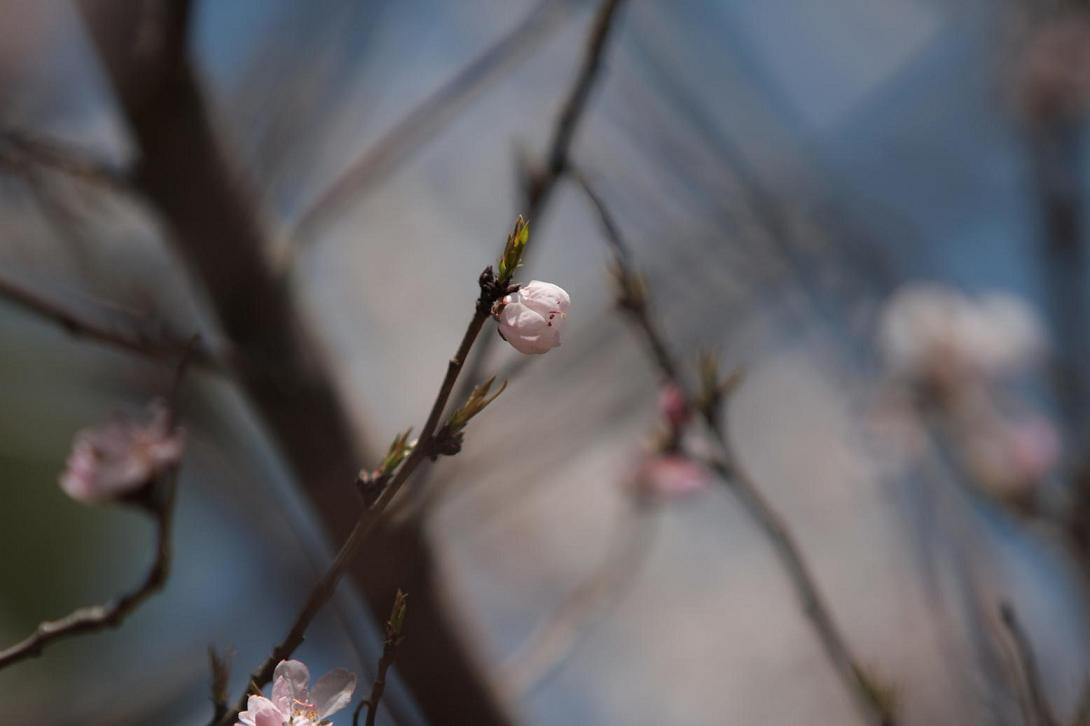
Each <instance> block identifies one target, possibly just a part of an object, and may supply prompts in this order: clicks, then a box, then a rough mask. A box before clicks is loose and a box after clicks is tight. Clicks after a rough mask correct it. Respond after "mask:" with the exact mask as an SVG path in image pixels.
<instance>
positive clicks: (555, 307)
mask: <svg viewBox="0 0 1090 726" xmlns="http://www.w3.org/2000/svg"><path fill="white" fill-rule="evenodd" d="M570 304H571V298H570V297H568V293H566V292H565V291H564V290H563V288H560V287H558V286H556V285H554V284H552V283H551V282H541V281H540V280H531V281H530V282H528V283H526V284H525V285H523V286H521V287H520V288H519V289H518V291H516V292H513V293H511V294H510V295H507V296H505V297H504V298H503V299H502V300H500V302H499V303H498V304H497V306H496V311H495V317H496V319H497V321H498V322H499V328H500V335H502V336H503V339H504V340H506V341H507V342H508V343H510V344H511V346H512V347H513V348H514V349H515V350H517V351H518V352H519V353H526V354H540V353H545V352H547V351H549V350H551V349H553V348H555V347H556V346H558V345H560V333H561V331H562V330H563V329H564V326H565V325H566V324H567V320H568V306H569V305H570Z"/></svg>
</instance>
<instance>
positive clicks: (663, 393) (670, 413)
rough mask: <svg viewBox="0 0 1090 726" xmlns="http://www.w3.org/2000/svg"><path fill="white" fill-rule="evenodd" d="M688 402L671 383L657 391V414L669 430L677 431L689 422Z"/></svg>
mask: <svg viewBox="0 0 1090 726" xmlns="http://www.w3.org/2000/svg"><path fill="white" fill-rule="evenodd" d="M690 413H691V412H690V411H689V402H688V401H686V400H685V394H684V393H682V391H681V389H680V388H678V387H677V386H675V385H674V384H673V383H667V384H666V385H664V386H663V387H662V389H661V390H660V391H659V414H661V415H662V418H663V419H665V421H666V423H668V424H669V425H670V427H671V428H674V429H679V428H681V427H682V426H684V425H685V424H686V423H688V422H689V417H690Z"/></svg>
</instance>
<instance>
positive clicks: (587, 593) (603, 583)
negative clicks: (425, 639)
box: [501, 503, 655, 699]
mask: <svg viewBox="0 0 1090 726" xmlns="http://www.w3.org/2000/svg"><path fill="white" fill-rule="evenodd" d="M637 507H638V508H637V509H636V511H635V512H632V511H630V510H628V509H626V510H625V511H624V515H623V516H624V521H622V522H621V526H620V528H619V529H618V531H617V532H616V533H615V534H614V535H613V537H612V538H611V542H610V544H609V547H608V550H607V552H606V556H605V558H604V559H603V560H602V562H601V563H600V564H599V565H598V566H597V567H596V568H595V570H594V571H593V572H591V573H590V574H589V575H588V576H587V577H586V578H584V579H583V581H582V582H580V583H579V584H578V585H577V586H576V587H575V588H574V589H573V590H572V591H571V592H570V593H569V594H568V596H567V597H566V598H565V599H564V601H563V602H562V603H561V604H560V605H559V606H558V607H557V608H556V609H555V610H553V611H552V612H551V613H549V614H548V615H547V616H546V617H545V618H544V619H543V620H542V621H541V622H540V623H539V624H538V625H537V626H536V627H535V628H534V630H533V632H532V633H531V634H530V636H529V638H527V640H526V641H525V642H524V643H522V645H520V646H519V648H518V649H517V650H516V651H515V652H514V653H513V654H512V655H511V656H510V657H509V658H508V659H507V660H506V661H505V662H504V663H503V665H502V666H501V672H502V680H503V682H504V683H506V684H508V685H509V687H510V688H511V689H512V691H513V692H514V696H515V698H518V699H521V698H524V697H525V696H527V695H528V694H529V693H530V692H531V690H532V689H533V688H535V687H536V686H538V685H540V684H541V683H542V682H543V681H544V680H545V679H547V678H548V677H549V676H550V675H551V674H552V673H554V672H555V671H556V669H557V668H558V667H559V666H560V665H561V664H562V663H563V662H564V661H565V660H567V659H568V658H569V657H570V656H571V654H572V653H573V652H574V650H575V649H576V647H578V645H579V644H580V643H582V642H585V638H586V634H587V630H588V628H589V627H591V626H592V625H593V624H594V623H596V622H597V621H598V618H599V617H600V616H601V614H602V613H603V612H604V611H605V610H606V608H608V607H609V606H610V604H611V603H614V602H616V601H617V598H618V597H619V596H620V595H621V594H622V593H623V592H624V591H625V589H626V588H627V587H628V586H629V585H631V584H632V583H633V582H634V581H635V575H636V574H637V573H639V571H640V565H642V564H643V562H644V558H645V555H646V554H647V552H648V547H649V546H650V544H651V543H652V541H653V538H652V536H651V535H652V534H654V530H653V527H652V525H654V524H655V520H654V519H653V517H654V513H652V512H650V511H648V509H647V508H646V505H644V504H642V503H637Z"/></svg>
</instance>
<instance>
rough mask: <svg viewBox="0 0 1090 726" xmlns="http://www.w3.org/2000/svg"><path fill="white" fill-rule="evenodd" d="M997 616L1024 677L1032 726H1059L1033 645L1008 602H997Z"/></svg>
mask: <svg viewBox="0 0 1090 726" xmlns="http://www.w3.org/2000/svg"><path fill="white" fill-rule="evenodd" d="M999 617H1000V619H1001V620H1002V621H1003V625H1004V627H1006V629H1007V632H1008V633H1009V634H1010V636H1011V640H1012V641H1013V642H1014V648H1015V652H1016V653H1017V655H1018V663H1019V666H1020V667H1021V670H1022V675H1023V677H1024V678H1025V683H1026V692H1027V695H1028V697H1029V704H1028V705H1029V710H1030V711H1031V716H1032V718H1033V724H1034V726H1060V722H1059V721H1058V720H1057V719H1056V717H1055V715H1053V713H1052V709H1051V707H1050V706H1049V705H1048V699H1047V698H1045V694H1044V690H1043V689H1042V688H1041V673H1040V671H1039V670H1038V669H1037V658H1036V657H1035V656H1034V654H1033V647H1032V646H1031V645H1030V642H1029V638H1028V637H1026V633H1025V631H1023V630H1022V625H1021V623H1019V622H1018V616H1017V615H1016V614H1015V612H1014V608H1013V607H1012V606H1011V604H1010V603H1009V602H1001V603H999Z"/></svg>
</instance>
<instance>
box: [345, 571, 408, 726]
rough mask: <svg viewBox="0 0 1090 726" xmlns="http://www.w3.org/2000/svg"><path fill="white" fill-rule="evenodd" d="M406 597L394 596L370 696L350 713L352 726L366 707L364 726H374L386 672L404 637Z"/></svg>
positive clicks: (384, 690) (356, 723)
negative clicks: (361, 710)
mask: <svg viewBox="0 0 1090 726" xmlns="http://www.w3.org/2000/svg"><path fill="white" fill-rule="evenodd" d="M406 600H407V596H406V595H405V593H403V592H401V590H398V591H397V594H396V595H394V605H393V607H392V608H391V609H390V617H389V619H388V620H387V621H386V640H385V642H383V644H382V656H381V657H380V658H379V660H378V671H377V672H376V674H375V680H374V682H373V683H372V684H371V695H370V696H368V697H367V698H365V699H364V700H362V701H360V703H359V705H358V706H356V710H355V711H354V712H353V713H352V726H358V723H359V716H360V709H361V708H363V707H364V706H366V707H367V721H366V722H365V724H364V726H375V719H376V718H378V705H379V703H380V702H381V701H382V694H383V693H385V692H386V672H387V671H389V670H390V667H391V666H392V665H393V664H394V659H395V658H397V648H398V646H399V645H401V641H402V640H404V638H405V636H404V635H403V631H404V628H405V611H406Z"/></svg>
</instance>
